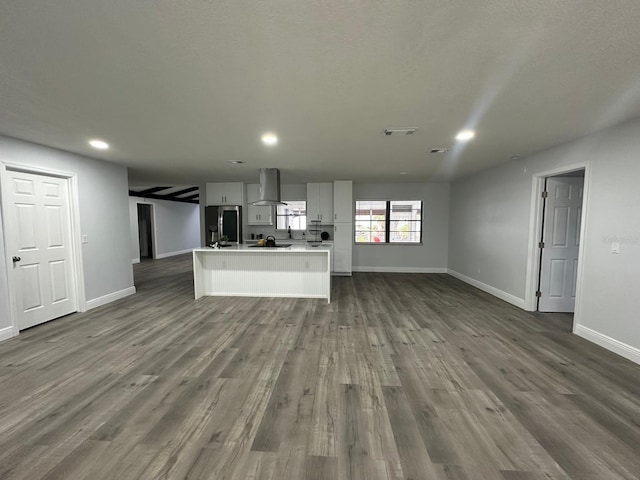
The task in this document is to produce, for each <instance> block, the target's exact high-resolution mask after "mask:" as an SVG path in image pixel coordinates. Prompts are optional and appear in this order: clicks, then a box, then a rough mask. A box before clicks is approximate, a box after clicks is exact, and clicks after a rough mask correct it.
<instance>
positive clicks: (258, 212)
mask: <svg viewBox="0 0 640 480" xmlns="http://www.w3.org/2000/svg"><path fill="white" fill-rule="evenodd" d="M258 200H260V185H258V184H257V183H248V184H247V210H246V211H247V224H249V225H273V206H271V205H251V202H255V201H258Z"/></svg>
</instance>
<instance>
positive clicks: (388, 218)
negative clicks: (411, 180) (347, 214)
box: [353, 199, 424, 246]
mask: <svg viewBox="0 0 640 480" xmlns="http://www.w3.org/2000/svg"><path fill="white" fill-rule="evenodd" d="M405 201H406V202H420V220H419V224H420V239H419V240H418V241H416V242H392V241H391V222H392V219H391V204H392V203H394V202H405ZM360 202H385V214H384V215H385V218H384V228H385V230H384V241H383V242H358V241H357V235H358V230H357V219H356V217H357V216H358V203H360ZM354 207H355V209H354V215H353V223H354V229H353V243H354V245H404V246H413V245H422V238H423V237H422V235H423V231H424V200H408V199H403V200H396V199H394V200H391V199H387V200H380V199H361V200H356V201H355V205H354ZM411 222H418V220H411Z"/></svg>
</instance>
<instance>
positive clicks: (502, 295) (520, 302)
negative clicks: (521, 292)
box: [447, 269, 524, 310]
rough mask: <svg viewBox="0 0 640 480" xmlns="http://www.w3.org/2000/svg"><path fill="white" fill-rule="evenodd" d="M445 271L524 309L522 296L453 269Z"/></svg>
mask: <svg viewBox="0 0 640 480" xmlns="http://www.w3.org/2000/svg"><path fill="white" fill-rule="evenodd" d="M447 273H448V274H449V275H451V276H453V277H456V278H457V279H459V280H462V281H463V282H465V283H468V284H469V285H473V286H474V287H476V288H479V289H480V290H482V291H485V292H487V293H490V294H491V295H493V296H494V297H498V298H499V299H501V300H504V301H505V302H507V303H510V304H511V305H515V306H516V307H518V308H522V309H523V310H524V298H518V297H516V296H515V295H511V294H510V293H507V292H504V291H502V290H499V289H497V288H496V287H492V286H491V285H487V284H486V283H482V282H480V281H478V280H476V279H475V278H471V277H467V276H466V275H463V274H461V273H458V272H456V271H455V270H451V269H448V270H447Z"/></svg>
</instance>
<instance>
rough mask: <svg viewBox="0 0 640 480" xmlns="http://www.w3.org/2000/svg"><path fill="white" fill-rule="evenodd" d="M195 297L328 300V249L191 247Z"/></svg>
mask: <svg viewBox="0 0 640 480" xmlns="http://www.w3.org/2000/svg"><path fill="white" fill-rule="evenodd" d="M193 281H194V288H195V298H196V299H198V298H200V297H202V296H205V295H206V296H243V297H292V298H326V299H327V302H330V301H331V250H330V248H322V247H311V246H309V245H307V244H297V245H291V246H290V247H288V248H266V247H265V248H260V247H250V246H247V245H232V246H231V247H226V248H220V249H214V248H197V249H194V250H193Z"/></svg>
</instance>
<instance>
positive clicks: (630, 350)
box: [573, 325, 640, 365]
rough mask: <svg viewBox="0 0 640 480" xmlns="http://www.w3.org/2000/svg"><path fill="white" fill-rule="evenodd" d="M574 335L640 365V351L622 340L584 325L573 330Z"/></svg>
mask: <svg viewBox="0 0 640 480" xmlns="http://www.w3.org/2000/svg"><path fill="white" fill-rule="evenodd" d="M573 333H575V334H576V335H578V336H579V337H582V338H584V339H585V340H589V341H590V342H593V343H595V344H596V345H600V346H601V347H603V348H606V349H607V350H609V351H611V352H613V353H617V354H618V355H620V356H621V357H624V358H626V359H627V360H631V361H632V362H634V363H637V364H639V365H640V349H638V348H636V347H632V346H631V345H627V344H626V343H623V342H621V341H620V340H616V339H615V338H611V337H608V336H607V335H604V334H602V333H600V332H596V331H595V330H592V329H591V328H589V327H585V326H583V325H576V326H575V327H574V328H573Z"/></svg>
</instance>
